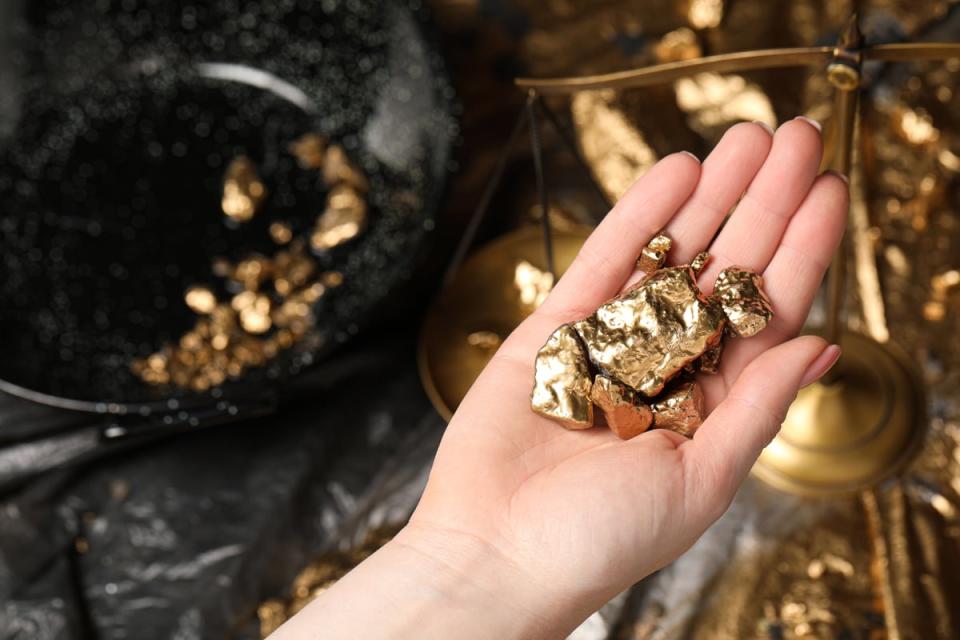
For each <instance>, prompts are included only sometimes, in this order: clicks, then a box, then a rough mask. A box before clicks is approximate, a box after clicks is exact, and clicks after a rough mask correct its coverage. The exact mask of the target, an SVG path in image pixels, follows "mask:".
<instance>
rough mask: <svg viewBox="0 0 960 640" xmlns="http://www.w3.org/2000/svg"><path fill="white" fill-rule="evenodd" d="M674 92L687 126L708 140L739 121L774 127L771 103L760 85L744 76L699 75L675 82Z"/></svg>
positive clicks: (774, 117)
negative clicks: (755, 122) (720, 130)
mask: <svg viewBox="0 0 960 640" xmlns="http://www.w3.org/2000/svg"><path fill="white" fill-rule="evenodd" d="M674 90H675V91H676V95H677V105H678V106H679V107H680V108H681V109H682V110H683V111H684V112H685V113H687V116H688V118H687V121H688V122H689V124H690V126H691V127H692V128H693V129H694V130H695V131H697V132H698V133H700V134H701V135H703V136H706V137H711V136H712V134H713V133H715V132H716V130H718V129H726V128H727V127H728V126H729V125H731V124H732V123H734V122H738V121H741V120H746V121H748V122H750V121H760V122H765V123H767V124H769V125H770V126H776V123H777V117H776V114H775V113H774V111H773V105H772V104H771V102H770V99H769V98H768V97H767V95H766V94H765V93H764V92H763V90H762V89H761V88H760V86H759V85H757V84H754V83H752V82H748V81H747V79H746V78H744V77H743V76H738V75H734V74H726V75H720V74H718V73H698V74H696V75H695V76H693V77H690V78H681V79H680V80H677V81H676V82H675V83H674Z"/></svg>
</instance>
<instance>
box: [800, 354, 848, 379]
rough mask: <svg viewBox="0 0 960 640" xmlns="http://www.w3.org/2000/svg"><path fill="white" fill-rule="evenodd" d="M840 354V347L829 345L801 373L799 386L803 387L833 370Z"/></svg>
mask: <svg viewBox="0 0 960 640" xmlns="http://www.w3.org/2000/svg"><path fill="white" fill-rule="evenodd" d="M841 353H842V352H841V351H840V347H839V346H837V345H835V344H831V345H830V346H828V347H827V348H826V349H824V350H823V352H822V353H821V354H820V355H819V356H817V359H816V360H814V361H813V362H811V363H810V366H808V367H807V370H806V371H804V372H803V378H801V379H800V386H801V387H805V386H807V385H808V384H812V383H814V382H816V381H817V380H819V379H820V378H822V377H823V376H824V374H825V373H826V372H827V371H830V369H832V368H833V365H835V364H837V360H839V359H840V354H841Z"/></svg>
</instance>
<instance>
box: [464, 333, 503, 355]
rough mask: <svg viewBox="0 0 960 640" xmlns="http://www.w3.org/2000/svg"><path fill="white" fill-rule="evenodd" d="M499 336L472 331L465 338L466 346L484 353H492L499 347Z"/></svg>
mask: <svg viewBox="0 0 960 640" xmlns="http://www.w3.org/2000/svg"><path fill="white" fill-rule="evenodd" d="M500 342H501V340H500V336H499V335H497V334H496V333H494V332H493V331H474V332H473V333H471V334H469V335H468V336H467V344H469V345H470V346H471V347H476V348H477V349H483V350H484V351H494V350H496V349H497V348H498V347H499V346H500Z"/></svg>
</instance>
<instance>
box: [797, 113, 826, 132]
mask: <svg viewBox="0 0 960 640" xmlns="http://www.w3.org/2000/svg"><path fill="white" fill-rule="evenodd" d="M794 120H803V121H804V122H806V123H807V124H809V125H810V126H811V127H813V128H814V129H816V130H817V131H823V126H822V125H821V124H820V123H819V122H817V121H816V120H814V119H813V118H808V117H807V116H797V117H796V118H794Z"/></svg>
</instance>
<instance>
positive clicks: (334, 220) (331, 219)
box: [310, 185, 367, 251]
mask: <svg viewBox="0 0 960 640" xmlns="http://www.w3.org/2000/svg"><path fill="white" fill-rule="evenodd" d="M366 223H367V204H366V202H365V201H364V200H363V198H361V197H360V193H359V192H358V191H357V190H356V189H355V188H353V187H351V186H349V185H338V186H336V187H334V188H333V189H331V190H330V195H329V197H328V198H327V208H326V210H325V211H324V212H323V214H322V215H321V216H320V217H319V218H318V219H317V223H316V226H315V227H314V230H313V233H312V234H311V236H310V245H311V246H312V247H313V248H314V249H315V250H317V251H327V250H330V249H333V248H334V247H338V246H340V245H341V244H343V243H345V242H347V241H349V240H352V239H353V238H355V237H357V236H358V235H359V234H360V232H361V231H363V229H364V227H365V226H366Z"/></svg>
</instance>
